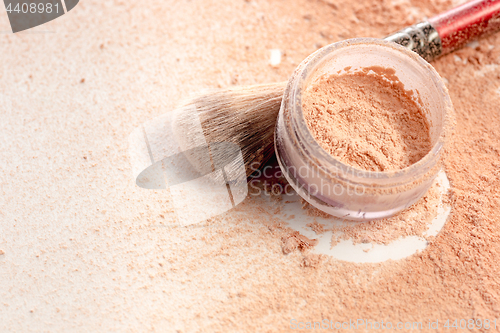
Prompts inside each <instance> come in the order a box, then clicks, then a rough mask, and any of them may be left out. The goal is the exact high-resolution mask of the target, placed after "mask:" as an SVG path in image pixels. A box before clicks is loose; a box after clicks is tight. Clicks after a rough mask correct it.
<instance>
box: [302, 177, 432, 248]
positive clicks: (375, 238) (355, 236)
mask: <svg viewBox="0 0 500 333" xmlns="http://www.w3.org/2000/svg"><path fill="white" fill-rule="evenodd" d="M440 201H441V199H440V195H439V188H438V186H437V184H434V185H433V186H432V187H431V188H430V189H429V191H428V192H427V193H426V195H425V196H423V197H422V198H421V199H420V200H418V201H417V202H416V203H414V204H413V205H412V206H411V207H409V208H408V209H406V210H404V211H402V212H401V213H399V214H397V215H395V216H393V217H390V218H386V219H382V220H375V221H369V222H352V221H346V222H344V223H343V224H342V225H341V226H338V225H337V226H331V227H330V228H328V229H327V230H332V231H333V233H334V234H333V236H332V242H331V244H332V245H334V244H337V243H338V242H339V241H340V240H352V242H353V244H358V243H376V244H389V243H391V242H393V241H395V240H397V239H400V238H404V237H408V236H418V237H422V238H425V239H428V237H427V236H426V234H425V233H426V232H427V230H428V229H429V226H430V224H431V223H432V221H433V219H434V217H436V215H437V210H438V207H439V203H440ZM305 209H307V212H308V213H309V214H308V215H310V216H314V215H315V211H318V212H321V211H319V210H317V209H316V208H314V207H313V206H311V205H306V206H305ZM330 218H331V219H334V218H333V217H330ZM308 226H309V225H308ZM313 230H314V229H313Z"/></svg>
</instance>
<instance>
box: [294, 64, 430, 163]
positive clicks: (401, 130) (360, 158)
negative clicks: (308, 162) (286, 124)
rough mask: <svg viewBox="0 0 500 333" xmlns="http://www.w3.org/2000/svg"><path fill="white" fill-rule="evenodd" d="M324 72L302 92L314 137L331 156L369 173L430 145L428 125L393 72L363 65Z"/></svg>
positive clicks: (413, 157) (409, 159)
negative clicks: (327, 73)
mask: <svg viewBox="0 0 500 333" xmlns="http://www.w3.org/2000/svg"><path fill="white" fill-rule="evenodd" d="M345 70H346V73H345V74H339V75H327V76H323V77H321V78H320V79H318V80H317V81H316V82H313V83H312V84H311V85H310V86H309V87H308V88H307V89H306V90H305V91H304V92H303V94H302V110H303V113H304V118H305V120H306V123H307V126H308V128H309V130H310V132H311V133H312V136H313V137H314V139H315V140H316V141H317V142H318V143H319V144H320V146H321V147H322V148H323V149H324V150H326V151H327V152H328V153H329V154H330V155H332V156H334V157H335V158H337V159H338V160H340V161H341V162H343V163H346V164H348V165H351V166H353V167H356V168H359V169H363V170H368V171H391V170H399V169H403V168H406V167H408V166H410V165H412V164H414V163H416V162H418V161H419V160H420V159H422V158H423V157H424V156H425V155H426V154H427V153H428V152H429V151H430V150H431V148H432V144H431V138H430V132H429V123H428V121H427V119H426V117H425V115H424V113H423V110H422V108H421V107H420V106H419V105H418V104H417V103H416V101H415V100H414V98H415V97H416V96H415V94H414V93H413V91H409V90H405V89H404V85H403V84H402V83H401V81H399V79H398V78H397V77H396V75H395V70H394V69H391V68H382V67H367V68H364V69H362V70H360V71H358V72H354V73H351V72H349V68H346V69H345Z"/></svg>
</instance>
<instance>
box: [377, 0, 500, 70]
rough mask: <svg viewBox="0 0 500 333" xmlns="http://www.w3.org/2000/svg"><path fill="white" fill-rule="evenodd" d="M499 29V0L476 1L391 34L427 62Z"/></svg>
mask: <svg viewBox="0 0 500 333" xmlns="http://www.w3.org/2000/svg"><path fill="white" fill-rule="evenodd" d="M499 30H500V0H473V1H470V2H467V3H465V4H463V5H461V6H458V7H456V8H453V9H451V10H449V11H447V12H444V13H442V14H439V15H437V16H434V17H432V18H430V19H429V20H427V21H424V22H420V23H417V24H415V25H413V26H411V27H408V28H405V29H403V30H401V31H398V32H396V33H395V34H392V35H390V36H388V37H386V38H385V39H386V40H389V41H392V42H395V43H398V44H401V45H403V46H404V47H406V48H408V49H410V50H412V51H415V52H417V53H418V54H419V55H420V56H422V57H423V58H424V59H426V60H427V61H432V60H434V59H436V58H437V57H439V56H442V55H444V54H447V53H450V52H451V51H453V50H456V49H457V48H459V47H461V46H463V45H464V44H466V43H468V42H470V41H472V40H474V39H476V38H478V37H480V36H483V35H488V34H491V33H494V32H496V31H499Z"/></svg>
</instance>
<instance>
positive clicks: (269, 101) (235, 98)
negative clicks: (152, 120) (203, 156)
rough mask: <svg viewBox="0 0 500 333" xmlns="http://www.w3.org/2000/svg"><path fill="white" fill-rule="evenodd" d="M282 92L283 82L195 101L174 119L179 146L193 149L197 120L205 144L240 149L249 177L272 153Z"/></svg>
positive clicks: (219, 93)
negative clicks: (226, 143)
mask: <svg viewBox="0 0 500 333" xmlns="http://www.w3.org/2000/svg"><path fill="white" fill-rule="evenodd" d="M285 88H286V82H280V83H274V84H263V85H254V86H244V87H236V88H231V89H227V90H219V91H215V92H212V93H208V94H205V95H202V96H199V97H196V98H194V99H193V100H192V101H191V102H189V103H188V104H187V105H186V107H183V108H182V109H179V111H178V114H177V115H176V122H175V124H174V131H175V132H176V137H177V138H178V140H179V143H180V146H181V147H183V148H192V147H194V146H196V144H197V143H196V142H194V141H198V140H197V139H196V138H198V137H199V135H197V134H198V133H196V131H198V132H199V125H196V122H197V119H199V122H201V127H202V131H203V134H204V137H205V140H206V142H207V143H208V144H210V143H217V142H232V143H235V144H237V145H238V146H239V147H240V149H241V152H242V155H243V161H244V162H245V168H246V172H247V176H250V175H251V174H252V173H253V172H255V171H256V170H258V168H259V167H260V166H262V165H263V163H265V162H267V161H268V160H269V158H270V157H271V156H272V154H273V153H274V127H275V124H276V119H277V117H278V113H279V110H280V106H281V100H282V98H283V93H284V91H285ZM199 122H198V124H199ZM221 153H223V152H221ZM188 158H189V157H188ZM191 158H196V157H194V156H192V157H191ZM213 158H214V156H212V159H213ZM220 160H224V159H223V157H222V159H220Z"/></svg>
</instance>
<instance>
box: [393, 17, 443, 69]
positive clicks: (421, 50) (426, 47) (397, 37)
mask: <svg viewBox="0 0 500 333" xmlns="http://www.w3.org/2000/svg"><path fill="white" fill-rule="evenodd" d="M385 40H388V41H391V42H394V43H397V44H400V45H402V46H404V47H406V48H407V49H409V50H412V51H414V52H416V53H418V54H419V55H420V56H421V57H422V58H424V59H425V60H427V61H432V60H434V59H436V58H437V57H439V56H440V55H441V54H442V51H443V48H442V45H441V38H440V37H439V33H438V32H437V30H436V29H435V28H434V27H433V26H432V25H431V24H430V23H429V22H427V21H424V22H420V23H417V24H415V25H412V26H411V27H408V28H405V29H403V30H401V31H398V32H396V33H394V34H392V35H390V36H388V37H386V38H385Z"/></svg>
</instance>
